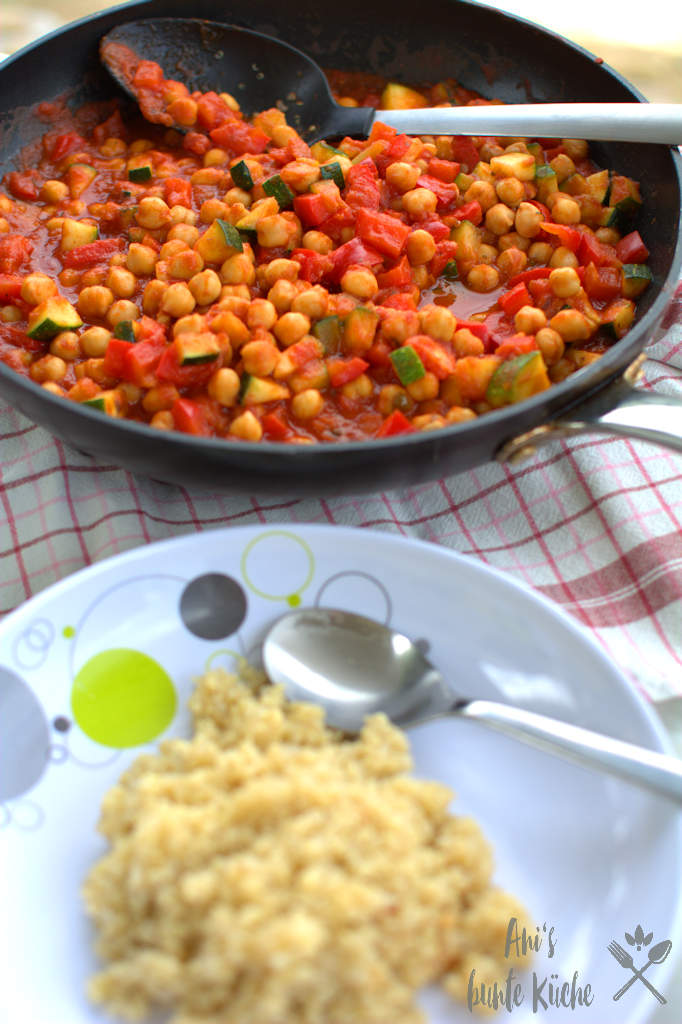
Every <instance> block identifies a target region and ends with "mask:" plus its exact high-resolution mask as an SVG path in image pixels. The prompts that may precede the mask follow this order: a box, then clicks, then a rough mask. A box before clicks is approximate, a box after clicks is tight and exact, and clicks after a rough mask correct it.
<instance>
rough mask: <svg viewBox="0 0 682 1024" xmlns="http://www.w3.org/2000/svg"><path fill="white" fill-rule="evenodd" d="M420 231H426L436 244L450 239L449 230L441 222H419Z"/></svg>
mask: <svg viewBox="0 0 682 1024" xmlns="http://www.w3.org/2000/svg"><path fill="white" fill-rule="evenodd" d="M419 230H420V231H428V233H429V234H430V235H431V236H432V237H433V239H434V240H435V241H436V242H442V241H443V240H444V239H446V238H449V237H450V228H449V227H448V226H447V224H444V223H443V221H442V220H423V221H420V222H419Z"/></svg>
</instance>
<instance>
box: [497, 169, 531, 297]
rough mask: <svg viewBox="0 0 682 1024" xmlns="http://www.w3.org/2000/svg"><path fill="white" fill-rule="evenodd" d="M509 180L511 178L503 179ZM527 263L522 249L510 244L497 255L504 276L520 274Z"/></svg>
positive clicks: (498, 266)
mask: <svg viewBox="0 0 682 1024" xmlns="http://www.w3.org/2000/svg"><path fill="white" fill-rule="evenodd" d="M505 180H506V181H511V180H512V179H511V178H507V179H505ZM527 263H528V256H527V255H526V253H525V252H524V251H523V250H522V249H518V248H517V247H516V246H514V245H511V246H509V248H508V249H503V250H502V252H501V253H500V254H499V256H498V257H497V269H498V270H499V271H500V272H501V273H502V274H503V275H504V276H505V277H513V276H514V275H515V274H520V273H521V272H522V271H523V270H525V269H526V264H527Z"/></svg>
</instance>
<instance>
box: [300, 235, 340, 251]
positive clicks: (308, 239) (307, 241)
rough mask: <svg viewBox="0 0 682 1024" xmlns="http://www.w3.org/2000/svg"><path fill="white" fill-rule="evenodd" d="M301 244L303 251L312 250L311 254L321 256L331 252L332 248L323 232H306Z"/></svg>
mask: <svg viewBox="0 0 682 1024" xmlns="http://www.w3.org/2000/svg"><path fill="white" fill-rule="evenodd" d="M301 244H302V246H303V248H304V249H312V251H313V252H319V253H322V254H325V253H328V252H331V251H332V249H333V248H334V243H333V242H332V240H331V238H330V237H329V235H325V233H324V232H323V231H306V233H305V234H304V236H303V238H302V239H301Z"/></svg>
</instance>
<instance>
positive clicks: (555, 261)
mask: <svg viewBox="0 0 682 1024" xmlns="http://www.w3.org/2000/svg"><path fill="white" fill-rule="evenodd" d="M549 265H550V267H577V266H578V257H577V256H576V254H575V253H574V252H573V251H572V250H571V249H568V248H567V247H566V246H565V245H558V246H557V247H556V249H555V250H554V252H553V253H552V255H551V257H550V259H549Z"/></svg>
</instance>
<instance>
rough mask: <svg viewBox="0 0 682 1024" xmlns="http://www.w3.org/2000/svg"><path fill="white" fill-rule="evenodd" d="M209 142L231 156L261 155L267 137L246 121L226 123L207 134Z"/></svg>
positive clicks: (265, 146) (267, 141) (266, 144)
mask: <svg viewBox="0 0 682 1024" xmlns="http://www.w3.org/2000/svg"><path fill="white" fill-rule="evenodd" d="M208 134H209V135H210V138H211V142H213V143H214V145H216V146H220V148H221V149H226V150H227V151H228V153H231V154H232V155H233V156H241V155H242V154H244V153H263V152H264V151H265V150H266V149H267V148H268V143H269V142H270V139H269V137H268V136H267V135H266V134H265V132H262V131H261V130H260V128H255V127H254V126H253V125H250V124H249V123H248V122H247V121H237V120H234V121H228V122H227V123H226V124H221V125H220V126H219V127H218V128H214V129H213V130H212V131H210V132H209V133H208Z"/></svg>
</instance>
